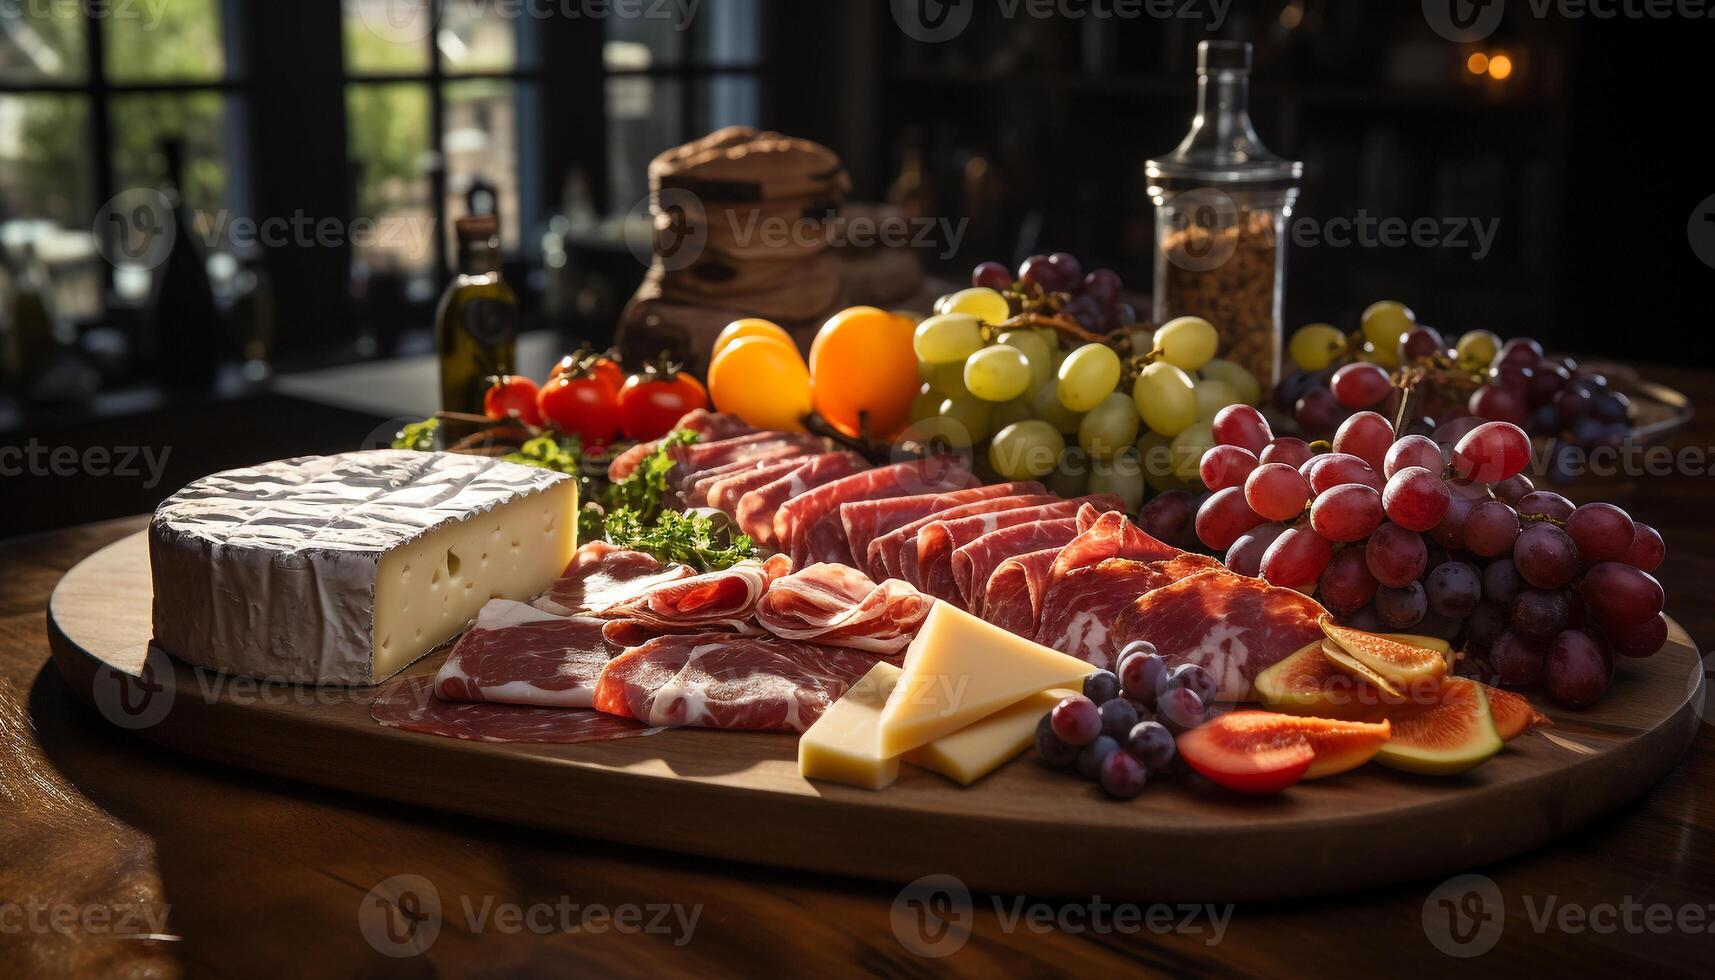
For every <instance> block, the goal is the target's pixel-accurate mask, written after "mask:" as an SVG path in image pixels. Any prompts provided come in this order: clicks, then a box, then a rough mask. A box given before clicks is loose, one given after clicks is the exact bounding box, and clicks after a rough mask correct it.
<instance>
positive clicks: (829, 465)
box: [733, 453, 864, 550]
mask: <svg viewBox="0 0 1715 980" xmlns="http://www.w3.org/2000/svg"><path fill="white" fill-rule="evenodd" d="M862 469H864V466H863V464H862V463H861V462H860V461H859V460H858V459H857V457H855V456H852V455H850V454H848V453H826V454H823V455H821V456H817V457H815V458H814V459H812V460H810V461H808V462H806V463H805V464H804V465H803V466H800V467H797V468H796V469H793V470H791V471H790V472H787V473H784V474H782V475H781V476H779V477H778V478H776V479H775V480H774V481H773V482H772V483H766V484H763V485H762V486H760V487H757V488H756V489H754V490H751V491H750V492H748V493H746V494H745V495H744V496H742V497H740V498H739V501H738V508H737V509H736V510H735V511H734V513H733V516H734V518H736V519H737V520H738V526H739V527H740V528H741V529H743V531H744V533H746V534H748V535H750V538H751V540H752V541H755V542H756V543H757V544H759V545H762V546H763V547H765V548H778V547H781V545H782V544H783V542H780V541H778V540H777V539H776V538H775V536H774V518H775V515H776V514H777V513H779V511H780V508H781V506H782V505H783V504H785V503H786V501H788V500H792V499H794V498H796V497H799V496H802V495H804V494H807V493H809V492H810V491H811V490H814V489H816V488H817V487H820V486H823V485H824V484H828V483H833V482H834V481H836V480H840V479H843V478H845V477H847V476H850V475H851V474H853V473H855V472H858V471H860V470H862ZM781 550H785V549H784V548H781Z"/></svg>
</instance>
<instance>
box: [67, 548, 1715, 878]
mask: <svg viewBox="0 0 1715 980" xmlns="http://www.w3.org/2000/svg"><path fill="white" fill-rule="evenodd" d="M48 627H49V635H50V638H51V642H52V646H53V653H54V658H55V660H56V661H57V663H58V665H59V668H60V670H61V672H62V673H63V674H64V675H65V677H66V679H67V681H68V683H69V684H70V685H71V687H72V689H73V690H74V691H75V692H77V693H78V695H79V696H80V697H82V698H84V699H86V700H88V701H90V702H91V703H92V704H94V705H95V706H96V707H97V708H98V709H101V710H102V711H103V713H104V714H105V715H106V716H107V717H108V719H109V720H110V721H114V722H115V723H116V724H117V725H119V727H121V728H130V729H132V731H133V733H134V734H137V735H141V736H143V737H145V738H148V739H150V740H153V741H155V742H159V743H161V744H163V745H167V746H171V747H173V748H177V749H181V750H184V751H187V752H191V753H194V754H196V755H199V756H203V757H206V758H210V759H215V760H218V761H221V762H225V763H230V764H234V765H239V766H244V767H247V768H250V769H255V770H260V771H262V772H267V773H271V774H275V775H278V776H283V777H287V778H290V779H298V780H305V781H308V782H312V783H319V784H322V785H326V786H333V787H338V788H340V789H345V790H351V791H354V792H358V793H365V794H369V795H372V796H380V797H386V798H389V799H394V800H400V801H403V802H406V803H411V804H416V805H420V806H425V807H434V808H439V809H443V810H452V811H457V812H460V813H467V814H473V815H476V816H481V817H487V818H491V819H495V820H501V821H507V822H511V823H516V824H525V825H529V826H533V827H540V828H544V829H547V830H552V831H563V832H567V833H572V834H579V835H584V836H589V837H595V838H600V839H603V840H611V841H620V842H625V843H630V844H639V845H644V846H648V847H655V848H663V849H668V850H675V851H685V852H691V853H695V854H701V855H706V856H711V857H717V858H728V859H736V860H740V861H752V862H758V863H761V864H767V865H777V866H783V867H790V868H798V869H806V870H811V871H818V872H827V873H834V874H842V875H856V876H862V877H868V878H878V879H884V880H891V881H897V882H908V881H913V880H915V879H917V878H918V877H920V876H923V875H928V874H937V873H941V874H952V875H955V876H957V877H958V878H960V879H962V880H963V881H964V882H965V883H966V884H967V885H968V886H969V887H971V888H973V889H980V890H990V891H1003V892H1023V893H1031V894H1037V895H1056V896H1067V897H1071V896H1084V897H1086V898H1087V897H1089V896H1094V895H1100V896H1102V897H1104V898H1109V899H1122V898H1123V899H1135V900H1149V901H1211V900H1222V901H1228V900H1231V901H1239V900H1247V899H1261V898H1279V897H1288V896H1307V895H1313V894H1319V893H1326V892H1332V891H1339V890H1345V889H1353V888H1359V887H1366V886H1371V885H1378V884H1383V883H1387V882H1395V881H1403V880H1410V879H1415V878H1422V877H1427V876H1432V875H1445V874H1449V873H1453V872H1455V871H1458V870H1462V869H1467V868H1473V867H1476V866H1479V865H1482V864H1484V863H1486V862H1490V861H1494V860H1497V859H1499V858H1503V857H1506V856H1509V855H1513V854H1516V853H1519V852H1521V851H1524V850H1526V849H1529V848H1532V847H1536V846H1538V845H1541V844H1543V843H1546V842H1548V841H1550V840H1553V839H1554V838H1556V837H1559V836H1561V835H1563V834H1565V833H1567V832H1568V831H1571V830H1573V829H1574V828H1576V827H1578V826H1580V825H1582V824H1585V823H1587V822H1589V821H1591V820H1592V819H1594V818H1596V817H1598V816H1600V815H1602V814H1605V813H1607V812H1609V811H1612V810H1613V809H1615V808H1616V807H1619V806H1621V805H1622V804H1624V803H1626V802H1628V801H1630V800H1632V799H1633V798H1635V797H1637V796H1638V795H1639V794H1641V793H1642V792H1643V791H1644V790H1645V789H1647V788H1648V787H1649V786H1650V785H1652V784H1653V783H1654V782H1655V781H1656V780H1657V779H1659V778H1660V777H1661V776H1662V775H1663V774H1664V773H1666V772H1667V771H1668V769H1669V768H1671V767H1672V766H1673V764H1674V763H1675V762H1676V761H1677V760H1678V759H1679V757H1680V755H1681V754H1682V753H1683V752H1684V751H1685V749H1686V747H1687V746H1688V745H1689V744H1690V742H1691V739H1692V737H1693V735H1694V734H1695V732H1696V728H1697V726H1698V724H1700V717H1699V716H1700V712H1701V709H1702V705H1703V697H1704V687H1705V685H1704V669H1703V664H1702V662H1701V660H1700V658H1699V656H1698V653H1697V651H1696V649H1695V648H1694V647H1693V646H1692V644H1691V642H1690V638H1689V637H1688V636H1686V634H1685V632H1684V631H1683V630H1681V629H1680V628H1679V626H1678V625H1677V624H1675V625H1673V626H1672V627H1671V630H1670V636H1669V639H1668V646H1667V648H1666V649H1664V650H1663V651H1662V652H1660V653H1659V654H1657V655H1656V656H1654V657H1652V658H1650V659H1647V660H1641V661H1624V662H1622V663H1621V665H1620V668H1619V676H1618V677H1617V678H1616V680H1615V685H1614V688H1613V690H1611V691H1610V693H1609V695H1608V697H1607V698H1606V699H1605V700H1604V701H1603V702H1602V703H1601V704H1600V705H1599V706H1597V707H1596V708H1594V709H1592V710H1588V711H1582V712H1574V711H1562V710H1555V709H1552V708H1550V709H1549V713H1550V714H1551V715H1552V716H1553V718H1554V726H1553V727H1552V728H1548V729H1546V730H1539V731H1536V732H1529V733H1526V734H1525V735H1522V736H1520V737H1519V738H1518V739H1515V740H1514V741H1513V742H1511V743H1509V744H1508V745H1507V747H1506V749H1505V750H1504V751H1503V752H1502V753H1501V754H1500V755H1499V756H1497V757H1495V758H1494V759H1491V760H1489V761H1488V762H1487V763H1485V764H1483V765H1482V766H1479V767H1478V768H1477V769H1475V770H1473V771H1472V772H1470V773H1468V774H1466V775H1463V776H1458V777H1427V776H1413V775H1408V774H1405V773H1398V772H1393V771H1390V770H1387V769H1383V768H1381V767H1379V766H1374V765H1371V766H1365V767H1363V768H1362V769H1360V770H1357V771H1355V772H1352V773H1348V774H1346V775H1343V776H1340V777H1336V778H1333V779H1329V780H1324V781H1319V782H1314V783H1304V784H1300V785H1298V786H1296V787H1294V788H1292V789H1290V790H1288V791H1287V792H1286V793H1284V794H1282V795H1280V796H1278V797H1272V798H1250V797H1241V796H1238V795H1236V794H1232V793H1229V792H1227V791H1225V790H1222V789H1219V788H1218V787H1215V786H1213V785H1210V784H1209V783H1206V782H1203V781H1201V780H1197V779H1190V778H1184V779H1176V780H1172V779H1164V780H1161V781H1159V782H1157V783H1153V784H1151V785H1150V786H1149V787H1148V788H1147V789H1146V790H1145V791H1144V793H1143V794H1142V795H1141V796H1139V797H1138V798H1137V799H1135V800H1132V801H1130V802H1126V803H1117V802H1114V801H1111V800H1108V799H1106V798H1105V797H1103V796H1102V794H1101V792H1100V790H1099V789H1097V787H1095V786H1094V785H1093V784H1091V783H1088V782H1085V781H1083V780H1080V779H1078V778H1076V777H1075V776H1072V775H1069V774H1067V773H1062V772H1054V771H1050V770H1047V769H1044V768H1042V767H1041V766H1039V765H1038V764H1036V763H1035V762H1034V761H1033V760H1031V759H1029V758H1022V759H1019V760H1016V761H1014V762H1012V763H1010V764H1008V765H1007V766H1005V767H1003V768H1002V769H1000V770H999V771H997V772H996V773H994V774H992V775H991V776H989V777H988V778H987V779H984V780H983V781H981V782H979V783H978V784H977V785H975V786H973V787H971V788H969V789H964V788H960V787H958V786H956V785H954V784H952V783H950V782H947V781H945V780H943V779H941V778H940V777H939V776H936V775H934V774H932V773H929V772H926V771H923V770H918V769H915V768H912V767H909V766H907V767H904V770H905V771H904V772H903V773H902V775H901V777H900V780H899V782H898V783H897V784H896V785H895V786H894V787H893V788H891V789H889V790H886V791H883V792H879V793H870V792H865V791H863V790H856V789H849V788H847V787H843V786H835V785H828V784H823V783H811V782H807V781H805V780H804V779H802V778H800V777H799V776H798V772H797V764H796V744H797V743H796V740H795V739H793V738H792V737H790V736H786V735H773V734H762V733H743V732H719V731H706V730H675V731H668V732H664V733H662V734H658V735H653V736H649V737H643V738H630V739H624V740H620V741H612V742H603V743H593V744H583V745H528V744H493V743H478V742H465V741H459V740H456V739H450V738H442V737H437V736H432V735H422V734H416V733H411V732H404V731H400V730H397V729H391V728H383V727H381V726H380V725H378V724H377V723H376V722H374V721H373V720H371V718H370V715H369V702H370V700H371V699H372V696H373V692H372V691H369V690H362V689H357V690H344V689H326V688H323V689H318V688H304V687H297V686H293V685H271V686H261V687H259V686H258V685H257V683H256V682H253V681H246V680H244V679H242V678H220V677H217V676H214V675H209V674H207V673H201V674H199V673H198V672H196V671H193V670H192V669H190V668H188V667H186V666H184V665H182V664H177V663H176V662H170V666H168V667H167V668H166V669H168V670H170V671H171V672H172V674H173V676H172V677H171V678H170V681H171V684H170V688H171V690H172V692H173V694H172V696H171V697H170V698H161V699H160V700H161V701H164V702H168V703H167V704H166V706H165V707H162V706H160V704H159V703H158V702H146V701H144V700H143V699H142V698H141V697H139V694H140V689H139V688H138V686H137V685H136V684H135V681H133V682H132V683H129V684H128V683H125V680H126V678H132V679H135V678H137V677H138V675H139V674H140V673H141V672H142V667H143V664H144V658H145V656H146V652H147V641H148V639H149V636H150V581H149V570H148V554H147V548H146V545H145V540H144V536H143V535H142V534H138V535H135V536H133V537H130V538H126V539H124V540H121V541H119V542H116V543H115V544H113V545H110V546H108V547H107V548H105V549H103V550H102V551H99V552H97V553H96V554H94V555H92V556H90V557H89V558H87V559H85V560H84V561H83V562H82V563H81V564H79V565H78V566H77V567H75V568H73V569H72V570H71V571H70V572H69V573H67V574H66V576H65V578H64V579H62V580H61V581H60V583H59V586H58V587H57V588H56V589H55V591H54V594H53V598H52V601H51V603H50V605H49V608H48ZM442 656H444V654H437V655H435V656H433V657H431V658H428V659H427V660H426V661H424V662H422V663H419V664H418V665H416V666H415V667H414V668H413V669H412V672H413V673H426V672H428V671H430V670H432V669H433V668H434V667H436V666H438V664H439V661H440V658H441V657H442ZM159 659H160V658H157V661H159ZM121 675H124V676H123V677H122V676H121ZM158 680H159V679H158V678H157V681H158ZM122 697H127V698H130V700H129V701H126V702H124V703H121V702H120V701H119V699H120V698H122ZM1539 707H1546V705H1545V704H1540V703H1539Z"/></svg>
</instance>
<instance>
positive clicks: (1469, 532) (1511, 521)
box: [1465, 500, 1519, 558]
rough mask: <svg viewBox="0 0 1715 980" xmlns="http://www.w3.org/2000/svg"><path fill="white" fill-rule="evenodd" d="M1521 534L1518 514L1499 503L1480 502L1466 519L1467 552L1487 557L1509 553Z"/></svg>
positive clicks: (1494, 501)
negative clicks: (1519, 533) (1519, 532)
mask: <svg viewBox="0 0 1715 980" xmlns="http://www.w3.org/2000/svg"><path fill="white" fill-rule="evenodd" d="M1518 531H1519V527H1518V511H1516V510H1513V509H1512V508H1511V507H1509V506H1507V505H1506V504H1504V503H1502V502H1500V501H1499V500H1484V501H1481V502H1479V503H1478V504H1477V506H1475V507H1473V508H1471V513H1470V514H1469V515H1468V516H1467V517H1466V518H1465V549H1466V550H1467V551H1470V552H1472V553H1474V554H1478V555H1481V556H1483V557H1484V558H1495V557H1497V556H1500V555H1505V554H1510V553H1511V552H1512V550H1513V542H1514V541H1516V540H1517V539H1518Z"/></svg>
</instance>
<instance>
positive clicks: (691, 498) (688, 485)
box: [674, 443, 815, 507]
mask: <svg viewBox="0 0 1715 980" xmlns="http://www.w3.org/2000/svg"><path fill="white" fill-rule="evenodd" d="M813 455H815V453H814V452H812V451H810V450H806V449H805V448H804V447H802V446H797V445H793V444H791V443H778V444H770V445H765V446H763V447H762V448H760V449H758V450H757V451H756V452H754V453H747V454H744V455H741V456H739V457H738V458H737V459H735V460H733V461H732V462H730V463H725V464H723V465H720V466H716V467H712V468H710V469H705V470H698V471H697V472H695V473H686V474H683V475H681V476H680V477H679V482H678V488H677V490H676V491H675V492H674V497H675V498H676V499H677V500H678V502H679V504H680V505H682V506H684V507H707V506H709V502H708V497H709V488H710V487H712V486H713V485H714V484H715V483H716V482H717V481H719V480H721V479H722V478H724V477H729V476H735V475H739V474H744V473H753V472H755V471H756V470H757V469H759V468H761V467H765V466H769V465H771V464H774V463H779V462H782V461H787V460H797V461H799V462H802V461H803V460H804V459H805V458H806V457H809V456H813Z"/></svg>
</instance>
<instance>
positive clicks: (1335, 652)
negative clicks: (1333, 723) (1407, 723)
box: [1320, 640, 1405, 702]
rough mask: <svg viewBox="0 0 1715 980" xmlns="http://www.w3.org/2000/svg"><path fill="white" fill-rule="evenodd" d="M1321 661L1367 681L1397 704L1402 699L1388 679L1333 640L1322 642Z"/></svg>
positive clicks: (1402, 696)
mask: <svg viewBox="0 0 1715 980" xmlns="http://www.w3.org/2000/svg"><path fill="white" fill-rule="evenodd" d="M1320 649H1321V651H1322V659H1324V660H1326V661H1328V662H1329V663H1331V664H1333V665H1334V666H1336V667H1338V668H1340V669H1341V670H1343V671H1345V672H1346V673H1348V674H1350V675H1352V676H1353V677H1357V678H1360V679H1362V680H1364V681H1367V682H1368V683H1369V684H1370V685H1372V686H1373V687H1375V688H1376V689H1377V690H1379V691H1381V692H1382V693H1383V694H1385V695H1387V696H1388V697H1389V698H1390V699H1392V700H1393V701H1395V702H1397V701H1399V700H1400V699H1402V698H1404V697H1405V695H1403V694H1401V693H1400V691H1399V688H1397V687H1394V686H1393V685H1392V684H1390V683H1388V679H1387V678H1385V677H1383V676H1382V675H1380V674H1378V673H1376V672H1375V671H1373V670H1371V669H1370V668H1369V667H1368V666H1367V665H1365V664H1362V663H1360V662H1358V660H1357V659H1355V658H1354V657H1353V656H1352V655H1351V654H1349V653H1347V652H1346V650H1345V648H1344V647H1342V646H1340V645H1339V644H1338V643H1335V642H1334V641H1333V640H1323V641H1322V643H1321V646H1320Z"/></svg>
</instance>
